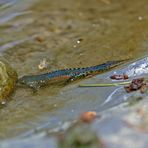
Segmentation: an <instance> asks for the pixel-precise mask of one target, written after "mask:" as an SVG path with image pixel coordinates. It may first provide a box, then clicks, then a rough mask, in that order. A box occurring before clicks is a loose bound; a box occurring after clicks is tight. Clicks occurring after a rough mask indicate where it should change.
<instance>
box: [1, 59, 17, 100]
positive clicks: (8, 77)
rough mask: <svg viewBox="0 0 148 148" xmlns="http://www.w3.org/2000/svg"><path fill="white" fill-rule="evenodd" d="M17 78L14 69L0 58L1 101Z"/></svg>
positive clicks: (10, 90)
mask: <svg viewBox="0 0 148 148" xmlns="http://www.w3.org/2000/svg"><path fill="white" fill-rule="evenodd" d="M17 78H18V76H17V73H16V71H15V70H14V69H13V68H12V67H11V66H10V65H9V64H8V63H7V62H5V61H4V60H1V59H0V102H3V101H4V100H5V99H6V98H7V97H8V96H9V95H10V94H11V92H12V91H13V90H14V88H15V84H16V80H17Z"/></svg>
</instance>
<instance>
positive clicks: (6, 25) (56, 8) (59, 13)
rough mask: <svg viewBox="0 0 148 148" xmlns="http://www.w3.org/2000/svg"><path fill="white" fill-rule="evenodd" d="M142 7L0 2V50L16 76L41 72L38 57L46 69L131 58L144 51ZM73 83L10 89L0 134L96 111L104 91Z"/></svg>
mask: <svg viewBox="0 0 148 148" xmlns="http://www.w3.org/2000/svg"><path fill="white" fill-rule="evenodd" d="M11 2H12V1H11ZM6 4H7V5H6ZM147 10H148V7H147V0H143V1H138V0H135V1H134V2H133V1H128V0H120V1H118V0H91V1H90V0H81V1H80V0H79V1H73V0H61V1H58V0H54V1H53V0H38V1H35V0H34V1H31V2H30V1H26V0H24V1H17V2H15V1H14V3H10V1H8V2H6V1H5V4H1V5H0V51H1V54H2V56H3V57H5V58H6V59H7V60H8V62H9V63H10V64H11V65H12V66H13V67H14V68H15V69H16V70H17V72H18V74H19V76H22V75H25V74H38V73H41V71H40V70H39V69H38V64H39V63H40V61H41V60H42V59H44V58H46V59H47V61H48V63H49V71H51V70H56V69H61V68H68V67H85V66H91V65H96V64H99V63H102V62H105V61H107V60H115V59H126V58H131V59H136V58H139V57H141V56H143V55H147V54H148V50H147V48H148V27H147V26H148V13H147ZM90 81H91V80H90ZM92 81H93V79H92ZM94 81H96V79H95V80H94ZM77 84H78V82H76V83H73V84H71V85H68V86H66V87H65V88H63V87H55V86H50V87H48V88H45V89H42V90H40V91H39V92H38V93H37V94H33V93H32V91H31V90H30V89H25V88H23V89H22V88H18V89H16V92H15V93H14V94H13V96H12V101H10V102H9V103H8V104H7V105H6V107H4V108H3V109H2V110H1V111H0V119H1V122H0V138H2V139H3V138H4V139H5V138H10V137H15V136H18V135H23V134H24V133H26V132H30V130H32V129H34V128H38V127H41V128H42V127H44V125H45V126H46V125H47V127H48V128H50V129H52V128H53V127H56V126H59V125H61V124H62V123H63V122H65V121H68V120H71V119H74V118H75V117H76V116H78V115H79V113H80V112H83V111H86V110H93V109H94V108H95V110H97V109H98V110H99V105H100V104H101V103H102V102H103V101H105V99H106V92H105V91H104V90H103V92H102V91H101V90H100V91H99V92H100V93H98V89H97V88H95V89H93V90H90V89H87V90H86V89H85V90H84V89H80V88H77ZM110 91H112V89H111V90H110Z"/></svg>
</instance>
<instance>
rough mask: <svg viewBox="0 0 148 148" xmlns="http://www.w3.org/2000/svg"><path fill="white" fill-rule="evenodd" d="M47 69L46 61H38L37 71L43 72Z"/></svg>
mask: <svg viewBox="0 0 148 148" xmlns="http://www.w3.org/2000/svg"><path fill="white" fill-rule="evenodd" d="M47 68H48V62H47V60H46V59H45V58H44V59H43V60H41V61H40V64H39V65H38V69H39V70H44V69H47Z"/></svg>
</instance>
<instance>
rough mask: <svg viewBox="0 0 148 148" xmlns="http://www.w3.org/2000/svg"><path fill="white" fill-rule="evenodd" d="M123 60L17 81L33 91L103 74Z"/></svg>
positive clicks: (27, 77)
mask: <svg viewBox="0 0 148 148" xmlns="http://www.w3.org/2000/svg"><path fill="white" fill-rule="evenodd" d="M124 61H125V60H118V61H107V62H106V63H103V64H100V65H96V66H90V67H85V68H69V69H62V70H57V71H52V72H47V73H43V74H38V75H25V76H23V77H21V78H19V79H18V84H19V85H23V86H28V87H30V88H33V89H34V90H38V89H39V88H40V87H43V86H46V85H49V84H55V83H56V82H58V83H60V82H62V83H63V82H64V84H66V83H67V82H71V81H74V80H77V79H81V78H86V77H91V76H94V75H97V74H99V73H102V72H105V71H107V70H110V69H111V68H114V67H116V66H118V65H119V64H121V63H123V62H124Z"/></svg>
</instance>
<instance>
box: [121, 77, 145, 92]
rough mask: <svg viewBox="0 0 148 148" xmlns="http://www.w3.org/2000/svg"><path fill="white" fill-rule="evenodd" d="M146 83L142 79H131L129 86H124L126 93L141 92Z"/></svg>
mask: <svg viewBox="0 0 148 148" xmlns="http://www.w3.org/2000/svg"><path fill="white" fill-rule="evenodd" d="M145 85H146V83H145V82H144V78H138V79H133V80H132V82H131V83H130V84H129V86H125V87H124V88H125V90H126V92H128V93H129V92H132V91H136V90H139V89H141V90H143V89H144V88H143V87H145Z"/></svg>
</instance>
